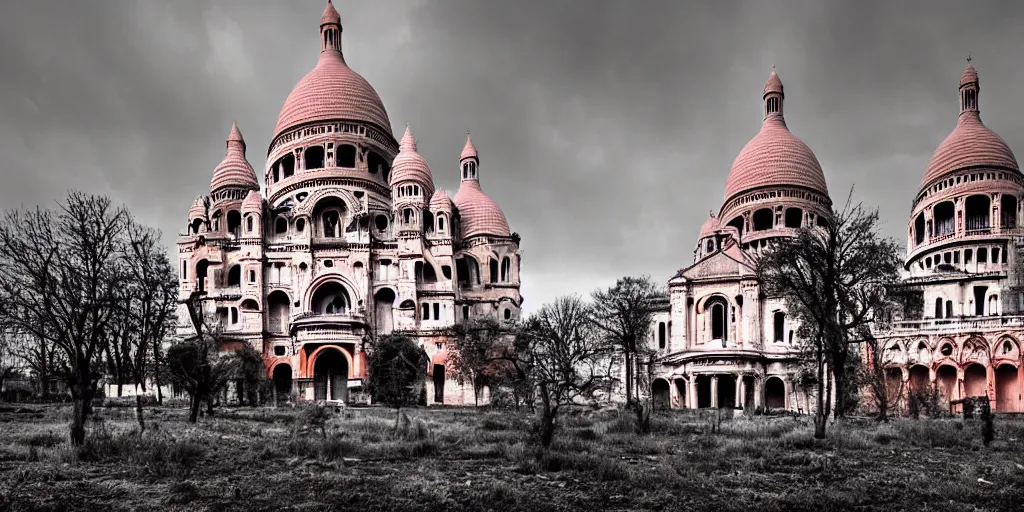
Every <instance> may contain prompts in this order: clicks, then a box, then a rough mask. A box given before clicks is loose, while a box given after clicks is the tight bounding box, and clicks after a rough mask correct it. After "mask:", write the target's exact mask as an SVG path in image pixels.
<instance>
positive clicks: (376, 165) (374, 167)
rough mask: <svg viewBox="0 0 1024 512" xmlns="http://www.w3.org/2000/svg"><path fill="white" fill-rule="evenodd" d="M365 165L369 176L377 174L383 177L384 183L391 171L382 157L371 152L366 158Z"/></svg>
mask: <svg viewBox="0 0 1024 512" xmlns="http://www.w3.org/2000/svg"><path fill="white" fill-rule="evenodd" d="M366 164H367V167H369V170H370V174H377V173H378V172H379V173H381V174H382V175H383V177H384V180H385V181H386V180H387V179H388V172H389V171H390V170H391V169H390V168H389V167H388V162H387V160H385V159H384V157H382V156H380V155H378V154H377V153H375V152H373V151H371V152H370V155H369V156H368V157H366Z"/></svg>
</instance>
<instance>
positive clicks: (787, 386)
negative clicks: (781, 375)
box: [782, 378, 793, 411]
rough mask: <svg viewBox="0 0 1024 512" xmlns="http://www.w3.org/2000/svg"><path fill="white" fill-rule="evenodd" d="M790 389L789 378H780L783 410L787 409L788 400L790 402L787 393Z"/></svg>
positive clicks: (791, 385) (791, 386)
mask: <svg viewBox="0 0 1024 512" xmlns="http://www.w3.org/2000/svg"><path fill="white" fill-rule="evenodd" d="M792 390H793V384H792V383H791V382H790V379H788V378H787V379H782V391H783V398H784V399H785V400H784V401H783V402H784V403H783V408H784V409H785V410H787V411H788V410H789V402H790V400H789V393H790V391H792Z"/></svg>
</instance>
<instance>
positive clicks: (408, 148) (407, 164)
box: [391, 125, 434, 195]
mask: <svg viewBox="0 0 1024 512" xmlns="http://www.w3.org/2000/svg"><path fill="white" fill-rule="evenodd" d="M398 147H399V151H398V155H397V156H395V161H394V162H393V163H392V164H391V185H395V184H397V183H399V182H402V181H414V182H416V183H418V184H420V185H421V186H422V187H423V189H424V191H425V192H424V195H430V194H433V193H434V176H433V175H432V174H431V173H430V166H428V165H427V161H426V159H424V158H423V156H422V155H420V154H419V152H417V151H416V139H415V138H413V136H412V130H410V129H409V126H408V125H406V126H405V135H404V136H402V142H401V144H399V146H398Z"/></svg>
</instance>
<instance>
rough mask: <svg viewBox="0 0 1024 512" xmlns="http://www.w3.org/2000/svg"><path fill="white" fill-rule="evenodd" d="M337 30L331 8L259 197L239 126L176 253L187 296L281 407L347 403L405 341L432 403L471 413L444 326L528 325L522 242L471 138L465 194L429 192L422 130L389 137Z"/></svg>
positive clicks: (463, 159) (464, 158) (383, 114)
mask: <svg viewBox="0 0 1024 512" xmlns="http://www.w3.org/2000/svg"><path fill="white" fill-rule="evenodd" d="M341 32H342V26H341V22H340V17H339V15H338V13H337V11H336V10H335V9H334V6H333V5H331V2H329V1H328V3H327V7H326V8H325V10H324V13H323V16H322V17H321V19H320V25H319V35H318V37H319V39H320V46H321V48H320V54H319V59H318V62H317V64H316V66H315V67H314V68H313V70H312V71H310V72H309V73H308V74H306V76H305V77H303V78H302V79H301V80H299V82H298V84H297V85H296V86H295V89H294V90H293V91H292V92H291V94H289V95H288V98H287V99H286V100H285V102H284V106H283V107H282V108H281V113H280V116H279V117H278V120H277V126H276V127H275V129H274V135H273V138H272V139H271V140H270V143H269V147H268V150H267V165H266V168H265V169H264V173H263V182H264V184H265V189H264V191H263V192H262V193H261V191H260V183H261V180H260V178H259V177H258V176H257V174H256V172H255V170H254V169H253V168H252V166H251V165H249V162H248V161H247V160H246V156H245V153H246V143H245V140H244V139H243V138H242V134H241V132H240V131H239V129H238V127H237V126H232V128H231V132H230V134H229V135H228V138H227V154H226V156H225V157H224V160H223V161H222V162H221V163H220V164H219V165H217V167H216V168H215V169H214V171H213V178H212V181H211V183H210V193H209V196H203V197H199V198H197V199H196V201H195V202H194V203H193V205H192V207H191V208H190V209H189V210H188V217H187V222H188V225H187V231H186V232H184V233H182V234H181V236H180V238H179V240H178V249H179V262H178V265H179V272H180V277H181V288H180V293H181V295H182V296H183V297H184V296H188V295H190V294H191V293H192V292H194V291H197V290H198V291H203V292H205V293H206V296H207V297H208V298H209V299H210V300H211V301H212V306H213V307H214V308H215V309H216V312H217V314H218V315H219V316H220V322H221V324H222V325H223V326H224V330H225V333H226V334H229V335H231V336H233V337H235V338H238V339H241V340H244V341H245V342H247V343H249V344H250V345H251V346H253V347H255V348H256V349H258V350H259V351H260V352H262V353H263V355H264V361H265V362H266V367H267V373H268V375H269V376H270V377H271V378H272V379H273V381H274V386H275V387H276V389H277V391H278V396H281V397H293V398H294V399H296V400H345V401H347V400H348V399H349V389H350V388H353V389H355V388H360V387H361V386H362V384H363V379H364V378H365V377H366V375H367V374H366V365H367V362H366V353H365V351H364V348H365V344H366V343H367V342H368V341H369V340H370V339H371V338H372V337H374V336H378V335H382V334H388V333H391V332H396V331H401V332H404V333H407V334H409V335H410V336H412V337H414V338H415V339H417V340H418V341H419V342H420V344H421V345H422V347H423V348H424V349H425V350H426V351H427V353H428V355H429V356H430V357H431V364H430V367H429V374H430V377H429V379H428V383H427V401H428V403H446V404H459V403H464V402H469V403H471V402H473V390H472V389H469V388H468V387H467V386H463V385H461V384H459V383H458V382H457V381H456V380H454V379H453V378H452V377H451V372H450V369H448V368H447V367H446V362H447V353H448V343H449V342H448V340H447V339H446V338H445V337H444V336H443V329H444V328H446V327H449V326H451V325H452V324H454V323H455V322H460V321H463V320H466V319H475V318H492V319H495V320H497V321H499V322H511V321H514V320H516V319H518V318H519V316H520V307H521V305H522V297H521V296H520V294H519V268H520V254H519V236H518V235H517V234H516V233H513V232H512V231H511V230H510V229H509V225H508V222H507V221H506V219H505V215H504V213H502V211H501V208H499V207H498V205H497V204H496V203H495V202H494V201H493V200H492V199H491V198H490V197H488V196H487V194H486V193H484V191H483V188H482V187H481V178H482V177H483V176H485V175H486V169H485V167H483V166H482V165H481V163H482V162H481V159H480V156H479V154H478V152H477V149H476V147H475V146H474V144H473V142H472V140H470V138H469V137H468V136H467V137H466V144H465V147H464V148H463V149H462V153H461V154H460V155H459V156H458V159H457V160H456V158H454V155H453V158H452V164H453V165H452V167H453V168H452V172H458V173H459V175H460V177H461V185H460V188H459V190H458V192H457V193H456V194H455V196H454V197H451V196H449V195H448V193H447V192H445V191H443V190H437V189H436V188H435V186H434V179H433V175H432V174H431V171H430V167H429V166H428V165H427V162H426V160H425V159H424V158H423V157H422V156H421V155H420V154H419V153H418V152H417V147H416V141H415V140H414V138H413V134H412V131H411V130H410V129H409V128H408V127H406V130H405V135H404V136H403V137H402V140H401V141H400V142H399V141H397V140H395V138H394V136H393V134H392V132H391V121H390V119H389V118H388V114H387V111H386V110H385V108H384V104H383V102H381V100H380V98H379V97H378V95H377V93H376V91H374V89H373V87H371V86H370V84H369V83H368V82H367V81H366V80H365V79H363V77H362V76H360V75H359V74H358V73H356V72H355V71H353V70H352V69H351V68H349V66H348V64H347V63H346V62H345V57H344V54H343V53H342V45H341V42H342V39H341ZM456 163H457V167H456ZM179 316H180V317H181V318H182V319H185V322H186V323H187V322H188V320H187V319H188V315H187V314H186V313H185V311H184V310H183V311H181V312H180V315H179ZM190 330H191V326H190V325H183V326H182V329H181V331H180V334H181V335H183V336H186V335H188V334H189V332H190Z"/></svg>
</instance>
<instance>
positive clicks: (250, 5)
mask: <svg viewBox="0 0 1024 512" xmlns="http://www.w3.org/2000/svg"><path fill="white" fill-rule="evenodd" d="M336 5H337V8H338V11H339V12H340V14H341V19H342V25H343V27H344V29H343V30H344V32H343V44H344V50H345V57H346V60H347V61H348V63H349V65H350V66H351V67H352V68H353V69H355V70H356V71H357V72H359V73H360V74H362V75H363V76H364V77H365V78H366V79H367V80H368V81H369V82H370V83H371V84H372V85H373V86H374V87H375V88H376V90H377V92H378V94H379V95H380V97H381V98H382V99H383V101H384V104H385V106H386V108H387V111H388V114H389V116H390V118H391V123H392V128H393V130H394V133H395V134H396V136H397V137H399V138H400V137H401V133H402V131H401V130H402V129H403V127H404V124H405V122H406V121H408V122H410V123H411V124H412V127H413V130H414V133H415V135H416V138H417V142H418V145H419V150H420V152H421V153H422V154H423V155H424V156H425V157H426V159H427V161H428V162H429V163H430V166H431V170H432V171H433V174H434V178H435V181H436V182H437V185H438V187H440V188H445V189H448V190H450V191H452V192H454V190H456V189H457V186H458V157H459V153H460V151H461V150H462V146H463V143H464V140H465V133H466V130H467V129H471V130H472V132H473V140H474V142H475V143H476V146H477V148H478V149H479V150H480V155H481V171H480V174H481V183H482V186H483V188H484V190H485V191H486V192H487V193H488V194H489V195H491V197H493V198H494V199H495V200H496V201H497V202H498V204H499V205H501V207H502V208H503V210H504V211H505V214H506V216H507V217H508V221H509V224H510V226H511V227H512V229H513V231H517V232H519V233H520V235H522V238H523V241H522V251H523V273H522V280H523V288H522V291H523V295H524V296H525V298H526V303H525V304H524V307H525V308H526V309H527V310H528V311H532V310H535V309H536V308H537V307H538V306H539V305H540V304H542V303H543V302H546V301H549V300H551V299H552V298H554V297H555V296H557V295H561V294H568V293H584V294H586V293H589V292H590V291H592V290H593V289H595V288H597V287H600V286H607V285H609V284H611V283H613V281H614V279H615V278H616V277H619V276H623V275H636V274H649V275H651V276H652V277H653V278H655V279H656V280H658V281H659V282H665V280H667V278H668V277H669V276H670V275H672V274H673V273H674V272H675V271H676V270H678V269H679V268H681V267H684V266H686V265H688V264H690V263H692V259H693V248H694V243H695V237H696V236H697V232H698V230H699V227H700V225H701V223H703V221H704V220H705V219H706V218H707V214H708V211H709V210H714V211H716V212H717V211H718V209H719V207H720V206H721V201H722V193H723V191H724V185H725V179H726V175H727V174H728V172H729V168H730V166H731V164H732V161H733V159H734V158H735V157H736V155H737V154H738V153H739V151H740V149H741V148H742V147H743V145H744V144H745V143H746V142H747V140H749V139H750V138H751V137H753V136H754V135H755V134H756V133H757V130H758V128H759V126H760V121H761V103H760V102H761V90H762V87H763V85H764V82H765V80H766V79H767V78H768V75H769V73H770V72H771V69H772V65H773V64H775V65H776V66H777V69H778V73H779V75H780V77H781V78H782V81H783V83H784V84H785V90H786V110H785V112H786V119H787V123H788V124H789V127H790V129H791V130H792V131H793V132H794V133H795V134H796V135H797V136H798V137H800V138H802V139H803V140H804V141H805V142H806V143H807V144H808V145H809V146H810V147H811V149H812V150H813V151H814V152H815V153H816V154H817V156H818V160H819V161H820V162H821V164H822V167H823V168H824V170H825V176H826V178H827V180H828V186H829V190H830V192H831V194H832V197H833V200H834V201H836V202H842V201H844V200H845V198H846V195H847V193H848V192H849V190H850V187H851V186H853V185H854V184H856V191H855V196H856V198H857V199H859V200H863V201H865V202H866V203H868V204H870V205H873V206H877V207H878V208H880V210H881V214H882V217H883V221H884V226H883V227H884V230H885V232H886V234H888V235H891V236H894V237H897V238H898V239H899V240H900V241H901V242H905V235H904V232H905V225H906V221H907V217H908V215H909V209H910V201H911V199H912V198H913V196H914V194H915V193H916V191H917V187H918V185H919V182H920V179H921V176H922V174H923V173H924V168H925V166H926V164H927V162H928V159H929V157H930V155H931V153H932V151H933V150H934V149H935V147H936V146H938V144H939V143H940V142H941V141H942V139H943V138H944V137H945V136H946V135H947V134H948V133H949V131H950V130H951V129H952V128H953V126H954V125H955V122H956V115H957V87H958V83H959V82H958V78H959V75H960V73H961V72H962V71H963V69H964V66H965V59H966V57H967V56H968V54H971V55H973V57H974V65H975V67H976V68H977V69H978V72H979V75H980V81H981V109H982V118H983V119H984V121H985V123H986V124H987V125H988V126H989V127H991V128H992V129H994V130H995V131H996V132H997V133H999V134H1000V135H1001V136H1002V137H1003V138H1004V139H1006V141H1007V142H1008V143H1009V145H1010V147H1011V148H1013V149H1014V150H1016V151H1024V149H1022V148H1024V89H1022V87H1021V85H1022V84H1024V52H1022V51H1021V49H1022V48H1024V17H1022V15H1024V2H1014V1H1006V2H965V1H958V2H936V1H922V2H909V1H907V2H878V3H869V2H860V1H858V2H842V3H840V2H825V1H820V0H818V1H808V2H771V1H766V0H752V1H749V2H732V1H721V0H715V1H714V2H711V1H707V2H695V1H694V2H689V1H688V2H683V1H669V0H665V1H660V2H640V1H632V2H626V1H617V2H610V1H608V2H599V1H575V2H570V1H557V2H552V1H549V0H543V1H529V2H526V1H516V2H498V1H478V0H458V1H455V0H452V1H444V0H432V1H429V2H428V1H403V2H399V1H397V0H396V1H392V0H388V1H358V2H357V1H345V0H341V1H338V2H336ZM323 7H324V1H323V0H304V1H301V2H292V1H289V2H283V1H258V2H257V1H173V2H171V1H167V2H155V1H127V0H125V1H115V0H105V1H79V0H67V1H57V0H47V1H29V0H24V1H15V0H6V1H4V2H2V3H0V157H2V158H0V165H2V168H0V169H2V172H3V177H4V180H3V184H2V185H0V206H2V207H3V208H5V209H6V208H15V207H18V206H19V205H22V204H24V205H28V206H31V205H36V204H46V205H52V204H54V201H56V200H57V199H59V198H61V197H63V196H64V195H65V194H66V191H67V190H68V189H81V190H85V191H88V192H93V193H101V194H106V195H110V196H111V197H113V198H114V199H115V200H116V201H119V202H123V203H125V204H127V205H128V206H129V207H130V208H131V209H132V210H133V211H134V212H135V214H136V215H137V216H138V217H139V218H141V219H142V220H144V221H146V222H148V223H150V224H152V225H155V226H157V227H159V228H161V229H162V230H163V232H164V240H165V241H166V242H167V244H168V246H171V244H173V242H174V240H175V237H176V234H177V232H178V231H179V230H181V229H182V228H183V227H184V226H185V215H186V212H187V210H188V207H189V205H190V204H191V202H192V200H193V199H194V198H195V196H196V195H198V194H204V193H208V192H209V183H210V175H211V172H212V170H213V168H214V166H216V165H217V163H219V162H220V160H221V159H222V158H223V156H224V139H225V137H226V136H227V134H228V131H229V129H230V127H231V121H232V120H237V121H238V124H239V127H240V128H241V131H242V133H243V134H244V135H245V138H246V142H247V143H248V146H249V152H248V157H249V161H250V162H251V163H252V165H253V167H255V168H256V169H257V170H258V171H257V172H258V174H260V175H262V169H263V166H264V158H265V155H266V148H267V145H268V144H269V142H270V137H271V136H272V131H273V129H274V125H275V122H276V120H277V115H278V112H279V110H280V108H281V105H282V103H283V102H284V99H285V97H286V96H287V95H288V93H289V91H291V89H292V87H293V86H294V85H295V83H296V82H297V81H298V80H299V79H300V78H301V77H302V76H303V75H304V74H305V73H306V72H308V71H309V70H310V69H312V68H313V66H314V65H315V63H316V60H317V56H318V50H319V39H318V30H319V29H318V24H319V20H320V14H321V12H322V11H323Z"/></svg>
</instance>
